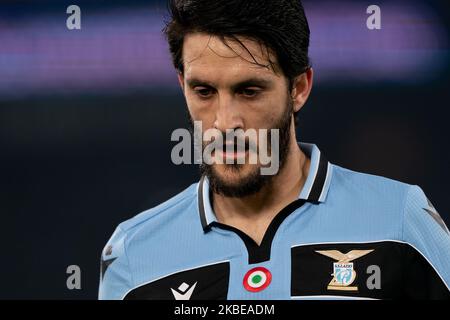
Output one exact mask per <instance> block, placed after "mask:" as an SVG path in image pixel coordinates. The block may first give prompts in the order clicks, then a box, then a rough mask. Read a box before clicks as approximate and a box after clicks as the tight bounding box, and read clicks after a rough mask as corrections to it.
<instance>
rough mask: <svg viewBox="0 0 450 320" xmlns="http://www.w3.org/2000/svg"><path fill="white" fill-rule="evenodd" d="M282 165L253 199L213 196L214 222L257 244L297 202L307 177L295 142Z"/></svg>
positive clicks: (305, 160)
mask: <svg viewBox="0 0 450 320" xmlns="http://www.w3.org/2000/svg"><path fill="white" fill-rule="evenodd" d="M285 161H286V162H285V164H284V166H283V167H282V168H281V169H280V172H279V174H278V175H276V176H275V177H273V179H272V180H271V182H270V183H269V184H268V185H266V186H265V187H263V188H262V189H261V190H260V191H259V192H257V193H256V194H254V195H251V196H248V197H243V198H230V197H225V196H222V195H219V194H216V193H213V201H212V203H213V208H214V212H215V214H216V217H217V220H218V221H219V222H221V223H223V224H227V225H230V226H233V227H235V228H238V229H239V230H241V231H243V232H245V233H246V234H247V235H249V236H250V237H251V238H252V239H253V240H255V242H256V243H258V244H260V243H261V241H262V239H263V236H264V234H265V232H266V230H267V228H268V226H269V225H270V222H271V221H272V220H273V218H274V217H275V216H276V215H277V214H278V212H280V211H281V210H282V209H283V208H284V207H286V206H287V205H288V204H290V203H291V202H293V201H295V200H296V199H298V195H299V194H300V191H301V190H302V188H303V186H304V184H305V182H306V178H307V176H308V172H309V167H310V162H311V161H310V159H309V158H308V157H306V155H305V154H304V153H303V151H302V150H301V149H300V148H299V146H298V144H297V143H296V142H295V140H293V141H291V146H290V150H289V154H288V156H287V158H286V160H285Z"/></svg>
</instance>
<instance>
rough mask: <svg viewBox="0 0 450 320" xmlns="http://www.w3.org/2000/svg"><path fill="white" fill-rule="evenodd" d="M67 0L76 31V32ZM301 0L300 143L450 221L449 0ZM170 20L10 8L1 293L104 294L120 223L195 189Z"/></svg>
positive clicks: (2, 83) (47, 4) (114, 7)
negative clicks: (375, 20)
mask: <svg viewBox="0 0 450 320" xmlns="http://www.w3.org/2000/svg"><path fill="white" fill-rule="evenodd" d="M71 4H77V5H78V6H80V7H81V26H82V29H81V30H72V31H70V30H68V29H67V28H66V19H67V17H68V14H66V8H67V7H68V6H69V5H71ZM371 4H377V5H379V6H380V7H381V10H382V29H381V30H373V31H371V30H368V29H367V27H366V19H367V17H368V15H367V14H366V8H367V7H368V6H369V5H371ZM304 5H305V9H306V14H307V16H308V19H309V22H310V27H311V35H312V36H311V52H310V56H311V58H312V64H313V67H314V68H315V72H316V82H315V86H314V88H313V92H312V96H311V98H310V100H309V102H308V103H307V105H306V106H305V108H304V109H303V111H302V113H301V120H300V126H299V130H298V133H299V136H300V138H301V140H302V141H306V142H314V143H316V144H318V145H319V147H320V148H321V149H322V150H323V152H324V153H325V154H326V155H327V157H328V158H329V159H330V160H331V161H332V162H333V163H335V164H338V165H341V166H344V167H347V168H350V169H353V170H357V171H364V172H368V173H373V174H378V175H383V176H386V177H390V178H393V179H397V180H400V181H404V182H407V183H411V184H418V185H420V186H421V187H422V188H423V189H424V190H425V192H426V193H427V195H428V196H429V198H430V199H431V201H432V202H433V203H434V205H435V207H436V208H437V210H438V211H439V212H440V213H441V215H442V217H443V218H444V220H446V222H447V224H449V223H450V204H449V202H447V201H448V196H449V194H450V188H449V186H448V184H447V181H449V179H450V176H449V163H450V156H449V151H448V145H449V143H448V127H449V124H448V123H449V120H448V117H447V116H448V112H447V109H448V107H449V102H448V101H449V98H450V95H449V84H450V77H449V69H450V68H449V66H450V65H449V63H448V61H449V28H448V27H449V25H448V23H447V22H446V21H449V18H450V17H449V15H450V10H449V4H448V1H446V0H434V1H424V0H422V1H417V0H414V1H412V0H409V1H395V0H392V1H373V2H372V1H370V2H369V1H360V0H359V1H356V0H355V1H351V0H344V1H339V2H338V1H320V0H305V1H304ZM164 14H165V1H163V0H158V1H148V0H147V1H144V0H142V1H137V0H133V1H129V0H128V1H125V0H116V1H85V0H84V1H66V0H53V1H51V0H46V1H23V0H22V1H2V2H0V214H1V220H0V221H1V227H2V228H1V232H0V241H1V242H0V245H1V247H0V252H1V258H0V261H1V263H0V299H18V298H25V299H47V298H56V299H60V298H62V299H95V298H96V297H97V287H98V281H99V258H100V252H101V250H102V248H103V246H104V244H105V242H106V241H107V239H108V238H109V236H110V235H111V233H112V232H113V230H114V228H115V226H116V225H117V224H118V223H119V222H121V221H123V220H125V219H128V218H130V217H132V216H134V215H135V214H137V213H139V212H141V211H143V210H146V209H148V208H150V207H153V206H155V205H157V204H158V203H160V202H162V201H164V200H166V199H168V198H169V197H171V196H172V195H174V194H176V193H178V192H179V191H181V190H183V189H184V188H185V187H186V186H188V185H190V184H191V183H193V182H195V181H196V180H197V177H198V168H197V167H196V166H193V165H192V166H175V165H173V164H172V163H171V160H170V151H171V148H172V147H173V146H174V145H175V143H174V142H171V141H170V135H171V132H172V131H173V130H174V129H176V128H180V127H186V125H187V119H186V114H185V103H184V100H183V96H182V94H181V91H180V90H179V88H178V87H177V82H176V77H175V73H174V71H173V69H172V66H171V64H170V59H169V55H168V51H167V47H166V44H165V42H164V39H163V38H162V36H161V33H160V30H161V28H162V26H163V18H164ZM155 245H161V244H155ZM69 265H78V266H80V268H81V272H82V273H81V276H82V282H81V285H82V288H81V290H68V289H67V287H66V278H67V276H68V275H67V274H66V268H67V266H69Z"/></svg>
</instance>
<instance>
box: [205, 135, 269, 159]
mask: <svg viewBox="0 0 450 320" xmlns="http://www.w3.org/2000/svg"><path fill="white" fill-rule="evenodd" d="M265 136H267V137H266V138H267V141H270V136H271V134H270V130H268V133H267V135H265ZM259 138H261V137H260V136H259V135H256V137H254V138H251V137H249V136H248V135H246V134H245V133H243V130H236V131H228V132H227V133H226V132H223V131H220V130H214V134H213V135H212V136H208V137H206V138H204V140H203V148H206V147H207V146H211V148H214V149H220V150H233V151H250V152H255V153H256V152H258V139H259ZM268 145H269V146H270V144H268Z"/></svg>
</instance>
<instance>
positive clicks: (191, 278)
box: [99, 0, 450, 300]
mask: <svg viewBox="0 0 450 320" xmlns="http://www.w3.org/2000/svg"><path fill="white" fill-rule="evenodd" d="M170 9H171V18H172V19H171V21H169V22H168V24H167V26H166V28H165V30H164V31H165V34H166V36H167V38H168V42H169V45H170V51H171V54H172V58H173V63H174V66H175V68H176V70H177V72H178V79H179V82H180V85H181V88H182V90H183V93H184V96H185V98H186V102H187V106H188V110H189V115H190V117H191V119H192V121H193V122H197V121H198V122H200V123H201V124H202V128H203V129H202V130H203V131H205V130H208V129H215V130H217V131H220V132H221V133H223V134H224V135H225V133H227V132H229V131H230V130H231V131H237V130H243V131H246V130H249V129H256V130H261V129H276V130H278V131H274V132H277V133H278V137H279V139H278V146H279V148H278V149H277V150H278V154H277V156H278V159H279V168H278V171H277V172H276V173H275V174H273V175H263V174H261V169H262V168H263V167H264V165H263V164H261V163H260V162H258V163H249V161H246V162H245V163H244V164H227V163H223V164H220V163H213V164H205V163H204V164H202V166H201V168H202V177H201V179H200V182H199V183H196V184H194V185H192V186H190V187H189V188H187V189H186V190H185V191H183V192H181V193H180V194H178V195H177V196H175V197H174V198H172V199H170V200H168V201H167V202H165V203H163V204H161V205H159V206H157V207H155V208H153V209H150V210H148V211H146V212H143V213H141V214H140V215H138V216H136V217H134V218H132V219H130V220H128V221H126V222H123V223H122V224H120V225H119V226H118V228H117V229H116V231H115V232H114V234H113V235H112V237H111V239H110V241H109V242H108V244H107V245H106V247H105V249H104V250H103V253H102V273H101V284H100V292H99V297H100V298H101V299H176V300H190V299H329V298H332V299H354V298H358V299H360V298H374V299H392V298H437V299H441V298H449V297H450V293H449V285H450V234H449V231H448V229H447V227H446V226H445V224H444V222H443V221H442V219H441V218H440V216H439V215H438V213H437V212H436V210H435V209H434V207H433V206H432V205H431V203H430V202H429V201H428V200H427V198H426V196H425V195H424V193H423V192H422V190H421V189H420V188H419V187H417V186H410V185H407V184H404V183H400V182H396V181H393V180H389V179H386V178H382V177H376V176H372V175H366V174H362V173H357V172H353V171H350V170H346V169H344V168H341V167H338V166H336V165H333V164H331V163H329V162H328V161H327V160H326V158H325V156H324V155H323V154H322V152H321V151H320V150H319V149H318V147H317V146H315V145H313V144H306V143H297V137H296V131H295V117H296V115H297V113H298V111H299V110H300V109H301V108H302V107H303V106H304V105H305V103H306V101H307V99H308V96H309V94H310V92H311V87H312V83H313V69H312V68H311V67H310V66H309V61H308V46H309V27H308V23H307V20H306V17H305V15H304V10H303V7H302V5H301V3H300V2H299V1H298V0H268V1H261V0H248V1H242V0H227V1H211V0H190V1H187V0H184V1H183V0H180V1H172V2H171V3H170ZM271 132H272V131H271ZM250 142H252V143H253V142H254V141H249V139H247V140H246V144H245V146H246V149H245V150H240V151H239V149H238V150H237V151H236V150H235V149H234V143H235V140H234V139H233V140H229V139H227V138H226V139H225V140H224V142H223V143H224V145H226V146H230V145H231V146H232V147H233V149H232V151H229V150H226V151H220V150H216V151H215V156H216V157H217V158H216V159H221V160H230V159H231V160H236V159H238V158H241V159H242V158H244V159H245V160H248V158H249V155H250V153H251V150H249V145H250ZM208 144H209V143H203V147H204V149H206V148H207V146H208ZM257 144H258V146H260V144H261V141H259V140H258V142H257ZM269 149H270V150H271V152H272V153H274V150H275V149H273V148H269ZM272 155H273V154H272Z"/></svg>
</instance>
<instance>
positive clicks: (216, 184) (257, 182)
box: [200, 100, 294, 198]
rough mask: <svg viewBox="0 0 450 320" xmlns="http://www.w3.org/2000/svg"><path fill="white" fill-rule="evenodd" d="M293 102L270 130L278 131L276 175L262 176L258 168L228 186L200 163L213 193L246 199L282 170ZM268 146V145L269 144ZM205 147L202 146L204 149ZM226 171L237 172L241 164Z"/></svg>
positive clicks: (290, 102)
mask: <svg viewBox="0 0 450 320" xmlns="http://www.w3.org/2000/svg"><path fill="white" fill-rule="evenodd" d="M293 107H294V105H293V102H292V100H289V102H288V105H287V108H286V111H285V112H284V113H283V115H282V116H281V117H280V119H278V120H277V121H276V122H275V124H274V126H273V127H272V128H271V129H279V133H280V135H279V138H280V141H279V143H280V144H279V153H280V155H279V170H278V172H277V174H276V175H262V174H261V173H260V168H256V170H255V171H254V172H252V173H251V174H250V175H248V176H247V177H245V178H243V179H241V181H239V184H237V185H236V184H230V183H227V181H225V180H223V179H222V178H220V176H219V175H217V174H216V172H215V170H214V168H213V166H212V165H208V164H205V163H202V164H201V165H200V172H201V174H202V175H206V177H207V178H208V180H209V186H210V189H211V191H213V192H214V193H217V194H220V195H223V196H225V197H230V198H243V197H248V196H251V195H253V194H256V193H257V192H259V191H260V190H261V189H262V188H263V187H265V186H266V185H268V184H269V183H270V182H271V181H272V179H273V178H274V177H275V176H277V175H278V174H279V173H280V172H281V170H282V169H283V167H284V165H285V162H286V158H287V155H288V154H289V148H290V139H291V120H292V115H293ZM270 134H271V132H270V130H269V136H268V141H271V136H270ZM269 146H270V144H269ZM204 147H205V146H203V149H204ZM226 166H227V170H233V171H236V172H239V170H240V169H241V167H242V166H243V165H241V164H230V165H226Z"/></svg>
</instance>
